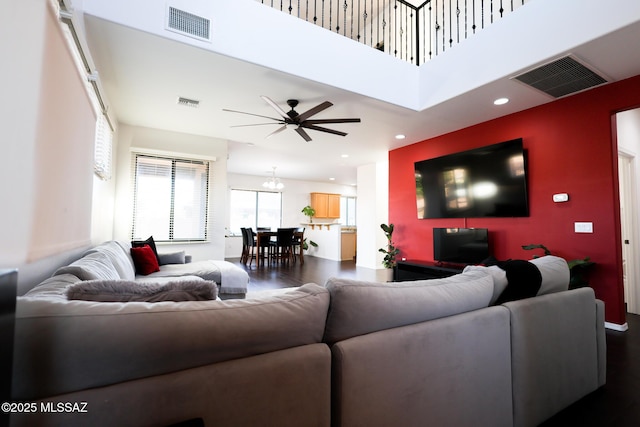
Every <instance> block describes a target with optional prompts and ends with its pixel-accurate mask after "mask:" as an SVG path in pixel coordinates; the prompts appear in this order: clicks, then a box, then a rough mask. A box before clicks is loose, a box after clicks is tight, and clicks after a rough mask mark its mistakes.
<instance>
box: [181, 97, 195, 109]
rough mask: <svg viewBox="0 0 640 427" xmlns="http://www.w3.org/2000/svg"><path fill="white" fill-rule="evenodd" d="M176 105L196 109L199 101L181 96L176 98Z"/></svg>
mask: <svg viewBox="0 0 640 427" xmlns="http://www.w3.org/2000/svg"><path fill="white" fill-rule="evenodd" d="M178 105H182V106H185V107H191V108H198V106H199V105H200V101H198V100H196V99H189V98H183V97H182V96H181V97H179V98H178Z"/></svg>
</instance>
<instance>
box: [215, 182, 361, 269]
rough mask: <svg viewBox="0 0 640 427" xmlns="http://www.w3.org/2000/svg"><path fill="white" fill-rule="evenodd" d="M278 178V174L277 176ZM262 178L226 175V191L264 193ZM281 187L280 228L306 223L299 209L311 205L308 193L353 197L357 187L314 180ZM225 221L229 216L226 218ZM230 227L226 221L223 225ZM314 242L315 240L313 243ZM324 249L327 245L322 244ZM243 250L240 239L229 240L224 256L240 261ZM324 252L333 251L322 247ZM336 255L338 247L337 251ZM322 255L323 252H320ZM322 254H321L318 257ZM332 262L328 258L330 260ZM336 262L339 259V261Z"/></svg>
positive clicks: (291, 183) (232, 238)
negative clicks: (262, 191)
mask: <svg viewBox="0 0 640 427" xmlns="http://www.w3.org/2000/svg"><path fill="white" fill-rule="evenodd" d="M276 176H277V173H276ZM265 179H266V177H265V176H254V175H241V174H228V185H229V190H231V189H234V190H254V191H257V190H264V188H263V187H262V183H263V182H264V181H265ZM280 181H281V182H282V183H283V184H284V186H285V187H284V189H283V190H282V226H283V227H300V226H301V225H300V224H301V223H305V222H308V218H307V217H306V216H304V214H303V213H302V212H301V210H302V208H303V207H305V206H306V205H308V204H309V203H311V198H310V196H309V193H312V192H319V193H335V194H340V195H343V196H350V197H354V196H356V194H357V192H356V187H353V186H348V185H337V184H331V183H328V182H327V183H324V182H313V181H297V180H290V179H281V180H280ZM227 218H228V217H227ZM314 222H322V221H321V220H319V219H315V220H314ZM228 225H229V222H228V220H227V223H226V226H228ZM314 241H315V240H314ZM325 246H326V245H325ZM241 250H242V238H241V237H230V238H227V243H226V253H225V256H226V257H227V258H239V257H240V252H241ZM324 250H325V251H329V252H331V251H333V252H335V249H334V248H332V249H330V248H327V247H325V248H324ZM337 251H338V254H339V251H340V248H339V247H338V248H337ZM323 253H324V252H323ZM309 254H310V255H314V251H309ZM318 255H322V254H318ZM330 259H331V258H330ZM338 259H339V258H338Z"/></svg>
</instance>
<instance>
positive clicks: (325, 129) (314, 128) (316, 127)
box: [296, 122, 347, 136]
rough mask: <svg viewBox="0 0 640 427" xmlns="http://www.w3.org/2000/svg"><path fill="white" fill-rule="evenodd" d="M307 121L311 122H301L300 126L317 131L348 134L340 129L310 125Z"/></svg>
mask: <svg viewBox="0 0 640 427" xmlns="http://www.w3.org/2000/svg"><path fill="white" fill-rule="evenodd" d="M307 123H309V122H305V123H303V124H301V125H300V126H301V127H304V128H306V129H312V130H317V131H320V132H327V133H332V134H334V135H340V136H347V133H346V132H340V131H339V130H334V129H327V128H323V127H320V126H315V125H309V124H307ZM296 130H297V129H296Z"/></svg>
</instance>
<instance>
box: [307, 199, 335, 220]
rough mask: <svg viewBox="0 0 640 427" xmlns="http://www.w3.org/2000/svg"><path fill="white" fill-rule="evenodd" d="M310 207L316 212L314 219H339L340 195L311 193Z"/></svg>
mask: <svg viewBox="0 0 640 427" xmlns="http://www.w3.org/2000/svg"><path fill="white" fill-rule="evenodd" d="M311 207H312V208H313V209H315V210H316V214H315V218H340V195H339V194H331V193H311Z"/></svg>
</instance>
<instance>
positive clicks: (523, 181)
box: [415, 139, 529, 219]
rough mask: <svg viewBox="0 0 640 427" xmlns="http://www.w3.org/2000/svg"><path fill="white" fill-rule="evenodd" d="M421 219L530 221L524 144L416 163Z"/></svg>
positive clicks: (516, 142)
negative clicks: (514, 219) (521, 219)
mask: <svg viewBox="0 0 640 427" xmlns="http://www.w3.org/2000/svg"><path fill="white" fill-rule="evenodd" d="M415 178H416V205H417V210H418V218H419V219H426V218H482V217H525V216H529V204H528V201H527V164H526V156H525V151H524V149H523V146H522V139H514V140H511V141H506V142H501V143H499V144H493V145H489V146H486V147H481V148H476V149H473V150H468V151H463V152H460V153H455V154H450V155H446V156H442V157H436V158H433V159H427V160H422V161H419V162H415Z"/></svg>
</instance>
